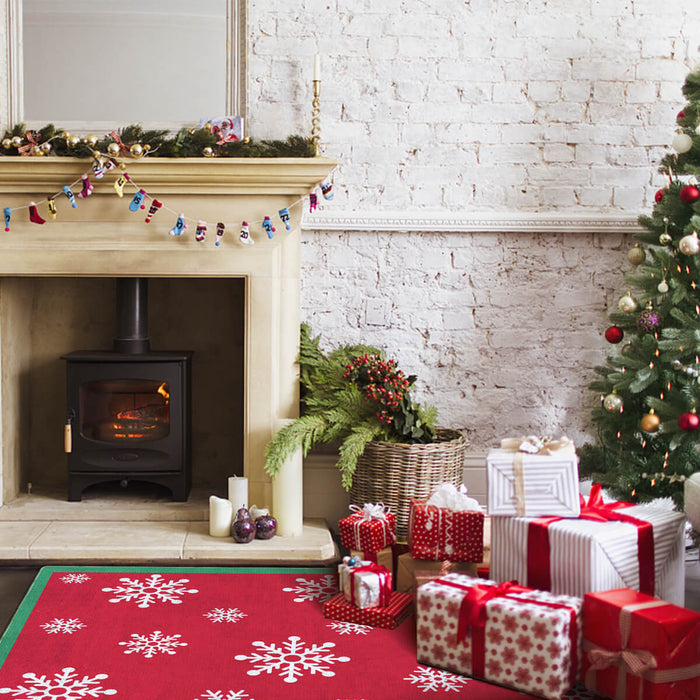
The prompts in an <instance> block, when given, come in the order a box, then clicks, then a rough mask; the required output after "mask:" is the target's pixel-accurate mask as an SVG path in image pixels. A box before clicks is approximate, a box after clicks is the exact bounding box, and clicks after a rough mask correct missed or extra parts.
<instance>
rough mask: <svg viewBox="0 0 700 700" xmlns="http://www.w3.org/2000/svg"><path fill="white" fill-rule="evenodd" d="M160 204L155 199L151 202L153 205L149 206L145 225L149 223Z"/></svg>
mask: <svg viewBox="0 0 700 700" xmlns="http://www.w3.org/2000/svg"><path fill="white" fill-rule="evenodd" d="M162 206H163V205H162V203H161V202H159V201H158V200H157V199H154V200H153V203H152V204H151V207H150V209H149V210H148V214H146V223H147V224H148V223H150V222H151V219H152V218H153V215H154V214H155V213H156V212H157V211H158V210H159V209H160V208H161V207H162Z"/></svg>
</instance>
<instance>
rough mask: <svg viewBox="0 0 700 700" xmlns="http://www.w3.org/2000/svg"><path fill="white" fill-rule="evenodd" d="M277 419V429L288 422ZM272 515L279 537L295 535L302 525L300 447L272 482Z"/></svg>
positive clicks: (302, 485)
mask: <svg viewBox="0 0 700 700" xmlns="http://www.w3.org/2000/svg"><path fill="white" fill-rule="evenodd" d="M290 422H291V421H289V420H279V421H277V426H276V427H277V430H280V429H281V428H283V427H284V426H285V425H286V424H288V423H290ZM272 515H273V517H274V518H275V519H276V520H277V534H278V535H279V536H280V537H297V536H298V535H301V533H302V529H303V527H304V474H303V461H302V456H301V449H298V450H297V451H296V452H295V453H294V454H293V455H292V456H291V457H290V458H289V459H288V460H287V461H286V462H285V463H284V464H283V465H282V467H281V468H280V470H279V473H278V474H277V476H276V477H275V479H274V481H273V482H272Z"/></svg>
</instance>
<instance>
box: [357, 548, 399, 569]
mask: <svg viewBox="0 0 700 700" xmlns="http://www.w3.org/2000/svg"><path fill="white" fill-rule="evenodd" d="M350 556H351V557H354V558H355V559H363V560H365V561H371V562H374V563H375V564H379V566H386V568H387V569H389V571H391V573H392V574H395V573H396V572H395V571H394V553H393V551H392V548H391V547H384V549H381V550H380V551H378V552H360V551H359V550H357V549H351V550H350Z"/></svg>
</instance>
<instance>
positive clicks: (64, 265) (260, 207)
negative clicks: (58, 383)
mask: <svg viewBox="0 0 700 700" xmlns="http://www.w3.org/2000/svg"><path fill="white" fill-rule="evenodd" d="M125 162H126V165H127V167H126V172H127V173H128V174H129V176H130V178H131V182H132V184H133V185H134V186H135V187H134V186H131V185H127V186H126V187H125V188H124V196H123V197H122V198H120V197H118V196H117V194H116V192H115V190H114V187H113V183H114V181H115V180H116V179H117V177H118V176H119V175H120V174H122V173H123V172H124V171H121V170H116V169H115V170H112V171H110V172H107V173H106V174H105V176H104V178H102V179H95V178H94V177H93V176H92V173H91V166H92V161H91V160H90V159H77V158H59V157H44V158H38V157H15V156H10V157H0V207H3V208H4V207H10V208H12V210H13V212H12V220H11V223H10V231H9V232H4V231H2V232H0V362H1V366H2V372H3V382H2V397H1V409H0V438H1V443H0V449H1V450H2V453H1V455H0V457H1V461H0V481H1V485H2V488H1V490H0V496H1V500H0V505H1V504H2V502H4V503H7V502H8V501H10V500H12V499H14V498H16V497H17V496H18V494H20V493H22V492H23V491H24V489H25V488H26V481H27V479H26V476H25V475H24V474H23V469H24V467H23V465H22V448H21V445H20V444H18V439H17V437H16V436H17V435H18V434H20V427H21V426H20V422H21V418H20V411H19V410H18V402H19V400H20V399H19V397H20V395H21V393H22V390H23V389H22V382H26V373H27V360H26V358H25V357H24V356H23V354H22V350H21V349H20V345H19V344H18V339H21V338H22V337H24V336H27V335H28V334H29V333H30V332H31V331H30V330H28V329H26V328H25V327H24V326H23V323H22V322H23V318H24V316H23V309H22V303H24V302H22V300H19V299H17V300H13V298H12V294H11V291H12V279H13V278H17V277H52V276H53V277H120V276H126V277H128V276H139V277H168V278H170V277H221V278H224V277H236V278H242V279H243V280H244V282H245V299H246V301H245V351H244V352H245V360H244V365H245V370H244V373H245V376H244V384H245V389H244V394H245V395H244V412H245V416H244V435H243V441H244V449H243V452H244V467H245V475H246V476H247V477H248V479H249V483H250V501H251V503H258V504H261V503H268V504H269V503H271V496H272V487H271V484H270V480H269V478H268V477H267V475H266V474H265V472H264V468H263V466H264V448H265V445H266V444H267V442H268V441H269V439H270V437H271V436H272V434H273V433H274V431H275V430H276V428H277V427H278V426H279V425H280V421H282V420H285V419H289V418H294V417H295V416H296V415H298V368H297V366H296V356H297V352H298V341H299V320H300V318H299V305H300V304H299V295H300V284H299V256H300V221H301V214H302V208H303V207H304V206H308V204H307V201H306V200H305V195H307V194H308V193H309V192H310V191H311V190H312V189H313V188H314V187H315V186H316V185H317V184H318V183H319V182H321V181H322V180H323V179H324V178H325V177H326V176H327V175H328V174H329V173H330V172H331V171H332V169H333V168H334V166H335V161H333V160H330V159H327V158H227V159H223V158H222V159H215V158H212V159H210V158H192V159H190V158H187V159H185V158H183V159H178V158H156V157H149V158H144V159H141V160H127V161H125ZM83 173H87V174H89V175H90V180H91V182H92V184H93V185H94V192H93V194H92V195H91V196H89V197H87V198H85V199H81V198H77V200H76V203H77V207H76V208H73V207H71V205H70V203H69V201H68V199H67V198H66V197H65V196H64V194H63V193H62V187H63V186H64V185H71V186H72V189H73V191H74V193H75V194H76V195H77V194H78V193H79V192H80V189H81V184H80V181H81V175H82V174H83ZM139 188H141V189H143V190H145V192H146V195H147V199H146V201H145V204H146V212H147V210H148V206H149V204H150V199H149V198H154V199H158V200H159V201H161V202H162V204H163V207H162V209H161V210H160V211H158V212H157V213H156V214H155V215H154V216H153V218H152V221H151V222H150V223H146V222H145V221H144V217H145V214H146V212H144V211H137V212H136V213H134V212H132V211H130V210H129V203H130V201H131V199H132V197H133V195H134V194H135V192H136V191H137V189H139ZM51 197H55V198H56V205H57V209H58V215H57V218H56V220H50V219H49V216H48V211H47V199H48V198H51ZM30 202H35V203H36V205H37V207H38V211H39V213H40V215H41V217H43V218H44V219H45V220H46V223H45V224H43V225H38V224H36V223H32V222H31V221H30V220H29V214H28V210H27V206H28V205H29V204H30ZM282 207H288V208H289V210H290V215H291V221H290V226H291V229H290V230H286V229H285V226H284V224H283V223H282V222H281V220H280V219H279V216H278V211H279V210H280V209H281V208H282ZM173 212H178V213H179V212H182V213H184V215H185V217H186V219H187V220H188V226H189V227H188V229H187V230H186V231H185V234H184V235H182V236H179V237H173V236H170V235H168V232H169V230H170V229H171V228H172V226H173V225H174V223H175V218H176V216H175V215H174V214H173ZM265 216H270V217H271V218H272V219H273V222H274V225H275V227H276V229H277V230H276V233H275V234H274V237H273V238H272V239H268V237H267V235H266V234H265V231H264V230H263V229H262V227H261V225H260V222H261V221H262V220H263V218H264V217H265ZM200 219H201V220H204V221H206V222H208V224H207V226H208V228H207V238H206V241H205V242H203V243H202V242H197V241H196V240H195V236H194V233H195V226H196V222H197V220H200ZM244 220H245V221H248V222H249V223H250V232H251V236H252V237H253V238H254V240H255V243H256V244H255V245H253V246H243V245H241V244H239V243H238V235H239V231H240V227H241V222H242V221H244ZM219 221H221V222H224V223H225V225H226V234H225V236H224V238H223V240H222V242H221V245H220V246H215V245H214V240H215V233H216V224H217V222H219ZM25 325H26V324H25ZM25 439H26V438H25Z"/></svg>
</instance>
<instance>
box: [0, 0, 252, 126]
mask: <svg viewBox="0 0 700 700" xmlns="http://www.w3.org/2000/svg"><path fill="white" fill-rule="evenodd" d="M4 5H5V20H6V27H5V36H6V41H7V107H6V110H4V111H5V114H6V116H7V119H8V124H7V125H6V126H7V127H8V128H9V127H12V126H14V125H15V124H20V123H24V124H25V125H26V127H27V128H28V129H40V128H42V127H44V126H46V125H47V124H49V123H51V120H50V119H48V120H46V121H43V122H41V121H37V120H25V119H24V85H23V83H24V79H23V70H22V60H23V45H22V0H4ZM247 28H248V27H247V0H226V103H225V104H226V110H227V111H226V114H225V115H224V114H222V115H211V116H226V115H232V116H233V115H238V116H242V117H243V119H244V123H245V118H246V116H247V114H246V93H247V89H246V88H247V82H246V79H247V72H248V71H247V64H248V60H247V48H248V42H247V37H248V31H247ZM199 116H205V115H199ZM196 119H197V117H195V118H194V119H193V121H192V122H186V123H185V122H157V121H153V122H151V121H139V122H137V121H131V122H117V121H115V122H91V121H80V120H76V121H67V122H62V123H61V124H56V126H58V127H60V128H62V129H64V130H67V131H78V132H88V131H94V132H98V133H101V132H109V131H111V130H113V129H119V128H122V127H124V126H129V125H130V124H135V123H138V124H139V125H140V126H141V127H142V128H144V129H167V130H168V131H170V132H173V133H174V132H177V131H178V130H179V129H181V128H182V127H183V126H192V124H196Z"/></svg>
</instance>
